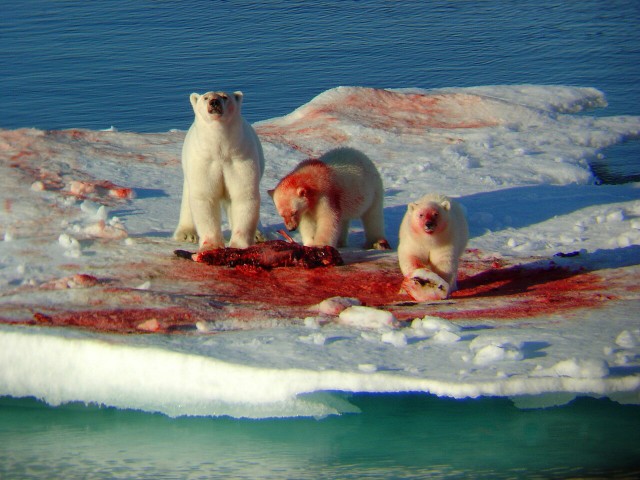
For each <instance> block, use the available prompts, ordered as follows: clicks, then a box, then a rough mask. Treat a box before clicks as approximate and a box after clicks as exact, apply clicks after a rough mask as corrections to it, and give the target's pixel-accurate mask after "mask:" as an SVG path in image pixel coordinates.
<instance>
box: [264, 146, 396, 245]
mask: <svg viewBox="0 0 640 480" xmlns="http://www.w3.org/2000/svg"><path fill="white" fill-rule="evenodd" d="M319 160H320V161H321V162H323V163H324V164H326V165H328V166H329V167H330V172H331V174H330V175H329V176H327V175H326V172H325V171H324V169H315V171H316V172H317V175H314V176H315V177H316V179H317V180H318V181H317V182H316V184H315V185H314V186H309V185H308V184H306V183H299V182H296V183H295V184H294V185H290V186H288V187H283V186H282V185H283V183H284V182H281V183H280V184H279V185H278V187H276V189H275V190H273V191H271V192H270V193H271V194H272V197H273V200H274V203H275V204H276V207H277V209H278V213H279V214H280V215H281V216H282V217H283V218H284V220H285V226H286V227H287V228H288V229H290V230H294V229H296V228H297V227H299V228H300V235H301V237H302V242H303V244H304V245H306V246H322V245H331V246H333V247H344V246H346V245H347V237H348V235H349V224H350V222H351V220H352V219H356V218H359V219H361V220H362V224H363V227H364V231H365V237H366V241H365V248H380V249H382V248H388V243H387V241H386V240H385V237H384V216H383V200H384V188H383V185H382V179H381V178H380V174H379V173H378V170H377V169H376V166H375V165H374V164H373V162H372V161H371V160H370V159H369V157H367V156H366V155H365V154H364V153H362V152H360V151H359V150H356V149H353V148H337V149H334V150H331V151H329V152H327V153H325V154H324V155H323V156H321V157H320V158H319ZM307 168H308V167H307ZM312 170H313V167H312ZM292 173H295V171H294V172H292ZM290 175H291V174H290ZM285 178H286V177H285ZM336 198H337V199H338V201H336V200H335V199H336ZM311 199H313V200H311ZM332 199H333V200H332Z"/></svg>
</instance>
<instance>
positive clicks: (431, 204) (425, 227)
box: [407, 195, 451, 236]
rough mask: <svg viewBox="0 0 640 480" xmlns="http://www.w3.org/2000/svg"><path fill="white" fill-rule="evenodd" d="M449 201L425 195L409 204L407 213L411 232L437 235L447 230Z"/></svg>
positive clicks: (445, 198) (437, 196) (438, 196)
mask: <svg viewBox="0 0 640 480" xmlns="http://www.w3.org/2000/svg"><path fill="white" fill-rule="evenodd" d="M450 211H451V200H449V198H447V197H445V196H444V195H425V196H424V197H422V198H421V199H420V200H418V201H417V202H414V203H410V204H409V205H408V207H407V213H408V214H409V215H410V218H411V222H410V225H411V230H412V231H413V232H414V233H415V234H417V235H423V234H427V235H429V236H431V235H439V234H442V233H443V232H445V231H446V230H447V227H448V225H449V212H450Z"/></svg>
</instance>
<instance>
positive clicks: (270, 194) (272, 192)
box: [267, 188, 276, 198]
mask: <svg viewBox="0 0 640 480" xmlns="http://www.w3.org/2000/svg"><path fill="white" fill-rule="evenodd" d="M267 193H268V194H269V196H270V197H271V198H273V194H274V193H276V190H275V188H273V189H271V190H267Z"/></svg>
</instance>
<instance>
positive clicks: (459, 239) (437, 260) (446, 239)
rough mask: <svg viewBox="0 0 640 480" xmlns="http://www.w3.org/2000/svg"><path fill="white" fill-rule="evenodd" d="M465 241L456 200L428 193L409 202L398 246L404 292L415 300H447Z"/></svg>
mask: <svg viewBox="0 0 640 480" xmlns="http://www.w3.org/2000/svg"><path fill="white" fill-rule="evenodd" d="M468 239H469V229H468V226H467V220H466V218H465V215H464V211H463V209H462V206H461V205H460V204H459V203H458V202H456V201H455V200H452V199H451V198H449V197H447V196H445V195H441V194H437V193H431V194H428V195H425V196H424V197H422V198H421V199H420V200H418V201H417V202H414V203H410V204H409V205H408V206H407V212H406V213H405V215H404V218H403V219H402V223H401V225H400V233H399V240H400V243H399V245H398V261H399V263H400V270H402V273H403V274H404V276H405V277H406V279H405V283H404V284H403V286H404V288H405V290H407V291H408V293H409V294H410V295H411V296H413V297H414V298H415V299H416V300H437V299H442V298H447V297H448V296H449V294H450V293H451V292H452V291H454V290H455V289H456V276H457V273H458V262H459V259H460V256H461V255H462V254H463V253H464V249H465V247H466V245H467V241H468ZM434 274H435V275H434ZM412 282H414V283H412ZM412 285H413V287H412ZM416 295H417V296H419V297H420V298H416Z"/></svg>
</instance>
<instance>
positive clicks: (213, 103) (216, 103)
mask: <svg viewBox="0 0 640 480" xmlns="http://www.w3.org/2000/svg"><path fill="white" fill-rule="evenodd" d="M223 105H224V103H223V101H222V99H221V98H219V97H214V98H212V99H211V100H209V112H210V113H211V112H216V113H222V110H223V108H222V106H223Z"/></svg>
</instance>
